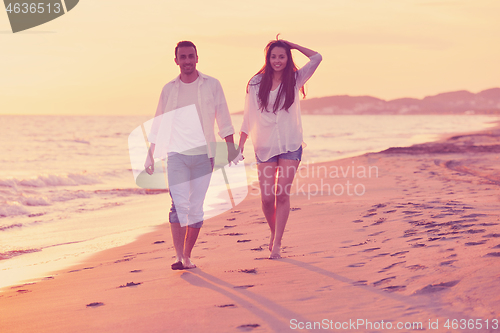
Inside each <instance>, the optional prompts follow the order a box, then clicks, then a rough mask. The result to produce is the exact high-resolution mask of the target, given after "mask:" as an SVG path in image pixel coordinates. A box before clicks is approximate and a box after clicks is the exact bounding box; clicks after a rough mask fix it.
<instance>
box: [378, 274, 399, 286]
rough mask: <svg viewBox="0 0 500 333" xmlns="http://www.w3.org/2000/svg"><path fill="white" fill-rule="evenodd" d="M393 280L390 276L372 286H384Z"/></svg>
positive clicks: (393, 277)
mask: <svg viewBox="0 0 500 333" xmlns="http://www.w3.org/2000/svg"><path fill="white" fill-rule="evenodd" d="M395 278H396V277H395V276H390V277H388V278H385V279H382V280H378V281H375V282H373V285H374V286H375V287H376V286H379V285H381V284H386V283H389V282H390V281H391V280H394V279H395Z"/></svg>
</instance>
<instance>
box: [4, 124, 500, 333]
mask: <svg viewBox="0 0 500 333" xmlns="http://www.w3.org/2000/svg"><path fill="white" fill-rule="evenodd" d="M499 152H500V130H499V129H491V130H488V131H484V132H480V133H472V134H466V135H457V136H454V137H451V138H445V139H443V140H441V141H438V142H433V143H426V144H421V145H416V146H412V147H408V148H391V149H388V150H386V151H384V152H380V153H371V154H366V155H363V156H359V157H356V158H348V159H344V160H340V161H333V162H327V163H319V164H309V163H307V162H305V161H304V163H303V164H302V168H301V169H300V171H299V173H298V175H297V177H296V180H295V183H294V185H293V186H292V189H291V193H292V197H291V207H292V208H291V211H290V217H289V221H288V224H287V230H286V232H285V236H284V239H283V245H284V248H283V251H282V252H283V253H282V255H283V258H282V259H279V260H268V259H267V257H268V255H269V251H268V249H267V244H268V238H269V230H268V226H267V224H266V222H265V219H264V216H263V214H262V211H261V208H260V197H259V190H258V187H257V184H252V185H251V186H250V189H249V195H248V197H247V198H246V199H245V200H244V201H243V202H242V203H241V204H240V205H238V206H237V207H236V208H235V209H233V210H231V211H228V212H226V213H224V214H221V215H219V216H217V217H215V218H212V219H210V220H207V221H205V224H204V227H203V229H202V231H201V233H200V237H199V240H198V243H197V245H196V246H195V248H194V250H193V261H194V262H195V263H196V265H197V266H198V268H195V269H192V270H181V271H172V270H171V269H170V264H171V263H172V262H173V255H174V250H173V247H172V240H171V236H170V230H169V225H168V223H165V224H164V225H162V226H161V227H159V228H158V229H157V230H156V231H154V232H152V233H149V234H146V235H143V236H141V237H140V238H139V239H137V240H136V241H135V242H133V243H131V244H128V245H125V246H121V247H118V248H113V249H110V250H106V251H104V252H100V253H98V254H97V255H95V256H93V257H92V258H90V259H89V260H87V261H86V262H85V263H83V264H81V265H78V266H76V267H72V268H70V269H67V270H64V271H61V272H57V273H54V274H52V275H50V276H47V277H46V278H45V279H43V280H42V281H39V282H36V283H32V284H25V285H19V286H14V287H12V288H8V289H6V290H4V291H2V293H0V308H1V312H0V332H2V333H8V332H13V333H14V332H15V333H22V332H30V333H32V332H37V333H42V332H52V333H53V332H120V333H122V332H148V333H149V332H289V331H304V332H305V331H309V332H311V331H321V330H330V331H338V332H341V331H346V332H384V331H389V330H390V331H396V332H411V331H416V330H418V329H420V330H425V331H432V332H451V331H461V330H466V329H467V330H469V331H475V332H497V331H500V323H499V320H500V297H499V294H500V284H499V281H500V227H499V225H500V208H499V205H498V201H499V192H498V186H499V185H500V164H499V158H498V156H499ZM158 210H159V211H161V212H160V213H158V215H157V216H160V217H158V218H165V222H166V216H164V217H161V214H163V212H164V211H163V209H160V207H158ZM116 218H117V219H120V218H122V216H116ZM447 324H448V326H446V325H447ZM463 325H465V326H463ZM471 325H472V326H471Z"/></svg>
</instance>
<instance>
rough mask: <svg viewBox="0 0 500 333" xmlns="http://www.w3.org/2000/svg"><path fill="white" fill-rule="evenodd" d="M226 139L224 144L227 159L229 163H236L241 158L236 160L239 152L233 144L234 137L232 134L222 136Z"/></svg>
mask: <svg viewBox="0 0 500 333" xmlns="http://www.w3.org/2000/svg"><path fill="white" fill-rule="evenodd" d="M224 140H226V145H227V161H228V162H229V165H231V163H234V164H238V162H239V161H241V159H238V160H236V158H237V157H238V155H239V154H240V152H239V151H238V149H236V147H235V146H234V138H233V135H232V134H231V135H228V136H226V137H225V138H224Z"/></svg>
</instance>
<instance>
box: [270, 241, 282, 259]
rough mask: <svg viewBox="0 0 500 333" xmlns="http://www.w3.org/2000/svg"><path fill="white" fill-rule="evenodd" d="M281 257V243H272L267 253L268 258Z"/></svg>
mask: <svg viewBox="0 0 500 333" xmlns="http://www.w3.org/2000/svg"><path fill="white" fill-rule="evenodd" d="M279 258H281V244H278V243H276V242H275V243H274V247H273V249H272V250H271V254H270V255H269V259H279Z"/></svg>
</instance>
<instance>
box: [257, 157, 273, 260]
mask: <svg viewBox="0 0 500 333" xmlns="http://www.w3.org/2000/svg"><path fill="white" fill-rule="evenodd" d="M277 166H278V163H277V162H270V163H260V164H258V165H257V170H258V175H259V185H260V197H261V201H262V212H263V213H264V216H265V217H266V221H267V224H268V225H269V229H271V237H270V238H269V251H272V250H273V242H274V230H275V223H276V206H275V199H276V198H275V193H274V190H275V189H274V184H275V183H276V168H277Z"/></svg>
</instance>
